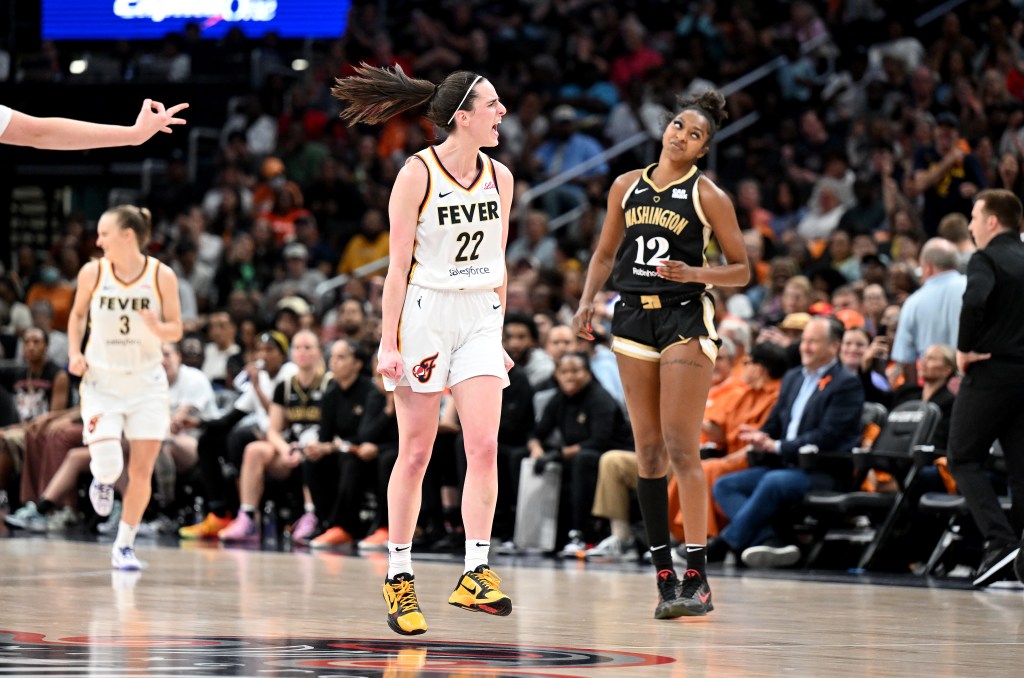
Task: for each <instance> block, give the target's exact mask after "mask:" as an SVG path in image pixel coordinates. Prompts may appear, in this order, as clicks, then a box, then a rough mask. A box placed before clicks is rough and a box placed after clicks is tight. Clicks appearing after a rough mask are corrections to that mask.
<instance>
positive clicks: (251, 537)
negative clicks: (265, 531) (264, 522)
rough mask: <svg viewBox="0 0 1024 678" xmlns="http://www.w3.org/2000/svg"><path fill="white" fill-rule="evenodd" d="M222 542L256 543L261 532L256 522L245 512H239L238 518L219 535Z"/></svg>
mask: <svg viewBox="0 0 1024 678" xmlns="http://www.w3.org/2000/svg"><path fill="white" fill-rule="evenodd" d="M217 536H218V537H220V540H221V541H224V542H231V541H256V540H258V539H259V538H260V531H259V530H257V529H256V522H255V521H254V520H253V519H252V518H250V517H249V514H248V513H245V512H244V511H239V512H238V517H237V518H235V519H234V520H232V521H231V524H229V525H228V526H227V527H225V528H224V529H223V530H221V531H220V532H218V533H217Z"/></svg>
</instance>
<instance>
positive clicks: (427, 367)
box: [412, 353, 438, 384]
mask: <svg viewBox="0 0 1024 678" xmlns="http://www.w3.org/2000/svg"><path fill="white" fill-rule="evenodd" d="M437 355H438V354H437V353H435V354H434V355H432V356H429V357H426V358H424V359H423V360H421V361H419V363H417V365H416V366H415V367H413V368H412V376H414V377H416V381H418V382H420V383H421V384H425V383H427V382H428V381H430V378H431V377H432V376H434V365H435V364H436V363H437Z"/></svg>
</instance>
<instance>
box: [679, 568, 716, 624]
mask: <svg viewBox="0 0 1024 678" xmlns="http://www.w3.org/2000/svg"><path fill="white" fill-rule="evenodd" d="M679 601H680V605H681V609H682V612H681V613H680V615H681V616H686V617H703V616H704V615H706V614H707V613H708V612H711V610H713V609H715V606H714V604H713V603H712V602H711V587H710V586H708V582H707V580H706V579H704V577H702V576H701V574H700V572H698V571H697V570H687V571H686V574H684V575H683V582H682V585H681V591H680V593H679Z"/></svg>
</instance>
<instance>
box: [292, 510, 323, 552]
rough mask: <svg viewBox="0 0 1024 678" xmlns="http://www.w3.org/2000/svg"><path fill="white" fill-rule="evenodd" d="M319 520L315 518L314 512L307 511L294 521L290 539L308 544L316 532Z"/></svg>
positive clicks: (297, 542)
mask: <svg viewBox="0 0 1024 678" xmlns="http://www.w3.org/2000/svg"><path fill="white" fill-rule="evenodd" d="M318 522H319V521H317V519H316V514H315V513H312V512H310V511H307V512H305V513H303V514H302V516H301V517H300V518H299V519H298V520H296V521H295V524H294V525H292V541H293V542H295V543H296V544H303V545H305V544H308V543H309V540H310V538H311V537H312V536H313V535H314V534H316V528H317V524H318Z"/></svg>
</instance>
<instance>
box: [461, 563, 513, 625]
mask: <svg viewBox="0 0 1024 678" xmlns="http://www.w3.org/2000/svg"><path fill="white" fill-rule="evenodd" d="M500 583H501V579H499V578H498V575H497V574H495V573H494V570H492V569H491V568H490V567H488V566H487V565H480V566H479V567H477V568H476V569H475V570H473V571H472V572H466V573H464V574H463V575H462V578H461V579H460V580H459V583H458V584H456V586H455V590H454V591H452V595H451V596H450V597H449V598H448V604H449V605H454V606H455V607H461V608H462V609H464V610H474V611H476V612H486V613H487V614H494V615H498V616H499V617H505V616H507V615H509V614H512V599H511V598H509V597H508V596H506V595H505V594H504V593H502V592H501V591H499V590H498V584H500Z"/></svg>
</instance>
